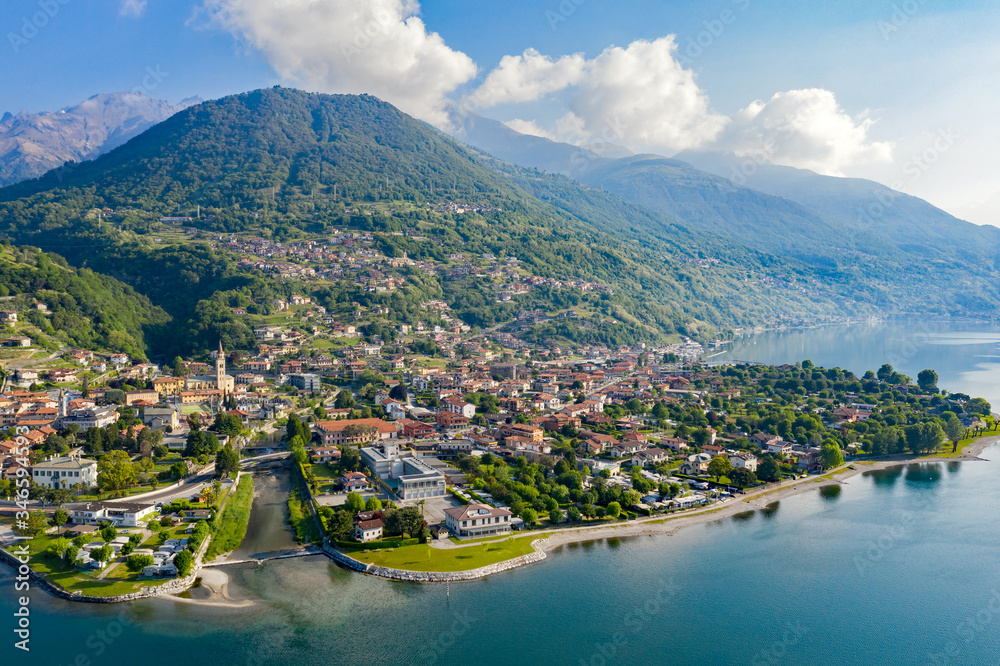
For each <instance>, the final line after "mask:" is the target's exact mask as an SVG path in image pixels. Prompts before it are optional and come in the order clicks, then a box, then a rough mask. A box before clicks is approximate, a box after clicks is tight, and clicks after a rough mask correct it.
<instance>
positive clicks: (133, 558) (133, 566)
mask: <svg viewBox="0 0 1000 666" xmlns="http://www.w3.org/2000/svg"><path fill="white" fill-rule="evenodd" d="M174 559H175V561H176V558H174ZM152 565H153V556H152V555H139V554H136V555H130V556H129V558H128V560H127V561H126V562H125V566H126V567H128V570H129V571H132V572H138V571H142V570H143V569H144V568H145V567H148V566H152Z"/></svg>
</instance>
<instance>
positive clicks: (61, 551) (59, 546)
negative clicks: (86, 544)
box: [48, 537, 73, 557]
mask: <svg viewBox="0 0 1000 666" xmlns="http://www.w3.org/2000/svg"><path fill="white" fill-rule="evenodd" d="M72 545H73V542H71V541H70V540H69V539H63V538H62V537H59V538H58V539H56V540H55V541H53V542H52V543H51V545H49V550H48V553H49V555H51V556H52V557H62V556H63V555H65V554H66V550H67V549H68V548H70V547H71V546H72Z"/></svg>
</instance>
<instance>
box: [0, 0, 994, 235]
mask: <svg viewBox="0 0 1000 666" xmlns="http://www.w3.org/2000/svg"><path fill="white" fill-rule="evenodd" d="M413 17H418V18H416V19H414V18H413ZM39 26H40V27H39ZM998 27H1000V9H998V8H996V7H995V6H992V5H991V3H988V2H982V1H971V0H970V1H966V2H949V3H947V4H946V5H945V3H932V2H930V1H929V0H923V1H921V0H906V1H905V2H901V1H899V0H896V1H892V0H866V1H861V0H841V1H838V2H829V1H828V2H818V1H812V2H791V1H789V0H708V1H707V2H705V1H702V2H693V1H692V2H669V3H667V2H652V1H651V0H617V1H615V2H611V1H608V0H548V1H544V0H543V1H541V2H528V1H527V0H506V1H505V2H502V3H500V2H491V3H487V2H469V1H468V0H426V1H425V2H422V3H418V2H417V0H197V1H193V0H147V1H146V2H142V1H141V0H124V1H123V0H5V2H4V3H3V4H2V7H0V33H2V42H0V111H6V110H9V111H14V112H17V111H19V110H22V109H23V110H28V111H42V110H55V109H58V108H60V107H63V106H69V105H72V104H75V103H77V102H79V101H81V100H83V99H85V98H86V97H89V96H91V95H93V94H95V93H99V92H111V91H117V90H128V89H134V88H140V89H144V90H145V91H146V92H148V94H150V95H152V96H154V97H160V98H164V99H169V100H171V101H175V102H176V101H179V100H180V99H182V98H185V97H188V96H193V95H200V96H202V97H204V98H212V97H219V96H222V95H225V94H229V93H235V92H241V91H244V90H249V89H253V88H257V87H263V86H269V85H274V84H276V83H282V84H285V85H293V86H297V87H302V88H306V89H310V90H325V91H329V92H362V91H367V92H372V93H374V94H377V95H379V96H382V97H385V98H386V99H388V100H389V101H391V102H393V103H395V104H397V105H398V106H400V107H401V108H403V109H404V110H406V111H408V112H410V113H413V114H414V115H417V116H419V117H423V118H425V119H427V120H429V121H430V122H435V123H436V124H439V125H441V124H443V123H444V122H445V116H444V115H443V112H442V109H443V108H444V107H443V105H444V104H446V103H447V102H448V101H449V100H452V101H454V100H460V99H462V98H463V97H464V98H466V99H467V100H468V99H469V98H468V97H467V96H468V95H470V93H476V92H477V91H478V95H476V96H475V97H474V98H472V99H473V100H474V104H472V106H473V108H474V109H475V110H476V112H478V113H482V114H484V115H488V116H492V117H495V118H497V119H500V120H503V121H507V122H510V123H511V124H512V126H515V127H517V128H518V129H521V130H523V131H533V132H535V133H538V134H542V135H545V136H551V137H553V138H556V139H560V140H568V141H573V142H576V143H583V144H586V143H587V142H588V141H593V140H594V137H597V136H599V135H600V134H601V132H602V131H604V132H606V131H607V129H606V128H607V127H608V126H609V125H614V126H615V130H614V138H615V139H616V142H619V143H623V144H625V145H628V146H629V147H630V148H632V149H633V150H637V151H650V152H659V153H664V154H672V153H673V152H676V151H678V150H683V149H686V148H699V149H712V150H727V151H734V152H740V151H742V154H754V151H760V150H764V151H765V152H766V155H767V157H768V159H771V160H772V161H776V162H778V163H785V164H790V165H792V166H800V167H805V168H813V169H815V170H817V171H821V172H825V173H831V174H834V175H856V176H863V177H869V178H873V179H875V180H879V181H881V182H884V183H886V184H889V185H896V186H898V187H899V188H900V189H903V190H904V191H907V192H910V193H913V194H916V195H918V196H923V197H924V198H927V199H928V200H930V201H932V202H933V203H936V204H938V205H940V206H942V207H945V208H946V209H947V210H949V211H951V212H956V213H958V214H960V215H962V216H964V217H967V218H969V219H974V221H987V220H986V219H976V217H977V216H981V215H985V212H986V210H987V209H984V208H983V207H980V208H979V209H977V210H978V212H976V211H975V210H973V209H970V208H969V205H970V204H973V203H978V202H982V201H984V200H986V199H988V198H990V197H991V196H992V195H994V194H995V193H996V192H997V191H1000V182H998V179H997V178H996V177H995V176H994V174H997V173H998V172H1000V171H998V170H1000V157H997V155H998V154H1000V151H998V150H997V148H998V145H997V144H998V143H1000V130H998V129H996V128H995V127H994V125H995V124H996V123H995V122H994V120H993V118H992V116H993V115H994V113H993V109H994V108H995V107H996V104H997V102H998V101H1000V100H997V86H996V81H995V76H996V75H995V74H994V72H997V71H1000V67H998V65H1000V47H998V46H997V45H996V44H995V41H996V40H995V38H994V37H993V36H994V35H995V34H997V28H998ZM366 28H367V29H369V30H370V31H372V32H373V39H371V40H367V41H364V40H363V41H362V42H358V41H356V40H357V36H358V35H360V34H361V31H363V30H365V29H366ZM372 29H374V30H372ZM435 33H436V35H438V36H439V37H435ZM671 36H672V37H671ZM699 40H700V42H701V46H692V45H693V44H695V43H696V42H698V41H699ZM352 42H353V44H352ZM359 45H360V46H361V48H357V47H358V46H359ZM612 47H617V49H612ZM345 48H346V49H347V51H345ZM351 49H356V51H357V52H356V53H354V54H353V55H352V54H349V53H348V51H350V50H351ZM574 54H579V55H578V56H575V57H574ZM505 57H508V59H509V62H507V66H506V67H504V68H502V71H499V72H495V73H494V74H492V76H493V78H487V77H489V76H491V72H494V70H496V69H497V68H498V66H499V65H500V64H501V60H502V59H503V58H505ZM405 63H410V65H409V66H408V65H406V64H405ZM413 63H416V64H413ZM150 70H152V71H154V72H158V73H159V74H158V76H156V77H150V76H149V74H148V73H149V71H150ZM484 81H488V82H491V85H490V86H487V87H488V88H489V90H487V89H486V88H480V86H482V84H483V82H484ZM497 83H499V84H500V85H499V88H498V87H497ZM532 86H534V88H532ZM528 89H534V90H536V92H535V93H534V94H532V95H528V94H526V93H525V94H522V93H523V91H525V90H528ZM757 101H759V103H758V104H755V102H757ZM622 113H624V118H625V119H624V121H622V120H621V118H620V117H619V116H620V114H622ZM612 118H614V120H611V119H612ZM789 118H794V123H792V124H794V126H795V127H794V131H793V130H791V129H788V127H786V128H785V130H786V131H784V132H783V133H780V136H781V137H782V140H783V141H784V143H783V144H782V145H780V146H778V147H777V148H775V147H774V146H773V145H772V144H771V143H769V141H771V140H772V139H773V137H774V136H775V135H777V134H776V130H775V126H776V124H777V125H780V124H781V123H782V122H786V123H789V122H790V121H789ZM620 121H621V122H620ZM618 125H621V126H622V127H618ZM779 129H780V128H779ZM942 131H945V132H947V133H948V134H949V136H953V137H958V138H957V139H954V140H952V143H951V145H948V146H947V147H946V148H945V149H944V150H936V154H932V152H928V151H931V150H932V148H933V146H934V145H935V143H934V141H935V138H936V137H937V136H939V135H940V133H941V132H942ZM937 146H938V148H942V146H943V144H942V143H941V142H940V141H939V142H938V143H937ZM921 155H923V156H925V157H926V158H933V160H932V161H930V159H928V162H930V163H924V162H923V161H921V159H920V156H921ZM914 158H917V159H918V163H919V169H917V170H916V171H919V176H910V175H908V174H914V173H916V171H915V170H914V169H913V164H914V162H913V160H914ZM997 210H998V211H1000V206H998V207H997ZM990 214H992V213H990Z"/></svg>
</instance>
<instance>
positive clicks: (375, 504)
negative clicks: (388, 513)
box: [365, 495, 382, 511]
mask: <svg viewBox="0 0 1000 666" xmlns="http://www.w3.org/2000/svg"><path fill="white" fill-rule="evenodd" d="M381 510H382V500H380V499H379V498H377V497H375V496H374V495H373V496H371V497H369V498H368V499H367V500H366V501H365V511H381Z"/></svg>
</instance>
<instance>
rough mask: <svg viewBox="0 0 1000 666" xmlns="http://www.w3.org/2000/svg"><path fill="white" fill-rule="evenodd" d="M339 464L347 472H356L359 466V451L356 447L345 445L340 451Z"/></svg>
mask: <svg viewBox="0 0 1000 666" xmlns="http://www.w3.org/2000/svg"><path fill="white" fill-rule="evenodd" d="M340 465H341V467H343V468H344V470H346V471H348V472H356V471H357V470H358V468H359V467H361V453H360V452H359V451H358V449H357V447H354V446H350V445H345V446H344V448H343V450H342V451H341V452H340Z"/></svg>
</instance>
